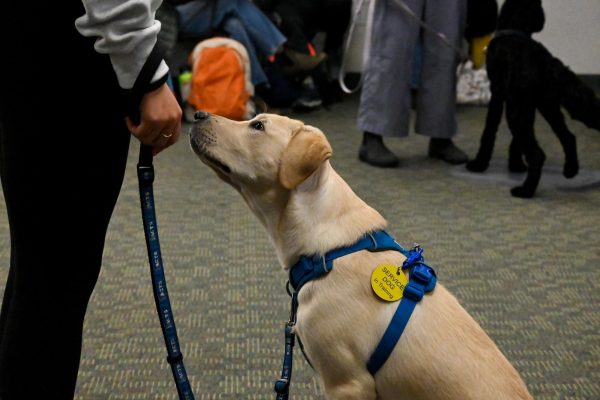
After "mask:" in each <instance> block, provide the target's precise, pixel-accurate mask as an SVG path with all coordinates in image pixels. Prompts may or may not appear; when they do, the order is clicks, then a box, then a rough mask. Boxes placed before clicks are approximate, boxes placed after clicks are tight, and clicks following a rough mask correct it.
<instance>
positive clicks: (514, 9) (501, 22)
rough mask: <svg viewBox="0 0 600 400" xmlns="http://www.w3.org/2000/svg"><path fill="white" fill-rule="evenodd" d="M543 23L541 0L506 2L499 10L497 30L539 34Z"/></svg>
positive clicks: (544, 18)
mask: <svg viewBox="0 0 600 400" xmlns="http://www.w3.org/2000/svg"><path fill="white" fill-rule="evenodd" d="M545 22H546V17H545V15H544V9H543V8H542V0H506V2H505V3H504V4H503V5H502V9H501V10H500V16H499V18H498V29H500V30H501V29H515V30H518V31H522V32H525V33H528V34H531V33H535V32H540V31H541V30H542V29H543V28H544V23H545Z"/></svg>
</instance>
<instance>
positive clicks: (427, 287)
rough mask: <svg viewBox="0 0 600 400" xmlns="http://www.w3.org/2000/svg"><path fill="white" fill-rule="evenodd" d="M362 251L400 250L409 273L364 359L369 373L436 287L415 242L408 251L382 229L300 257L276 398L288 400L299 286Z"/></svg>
mask: <svg viewBox="0 0 600 400" xmlns="http://www.w3.org/2000/svg"><path fill="white" fill-rule="evenodd" d="M361 250H369V251H371V252H376V251H387V250H395V251H399V252H400V253H402V254H403V255H404V256H405V257H406V260H405V261H404V263H403V264H402V270H408V275H409V279H408V284H407V285H406V287H405V288H404V293H403V295H402V300H401V301H400V304H399V305H398V308H397V309H396V312H395V313H394V316H393V317H392V320H391V321H390V325H389V326H388V327H387V329H386V331H385V333H384V334H383V337H382V338H381V340H380V341H379V344H378V345H377V347H376V348H375V351H374V352H373V354H372V355H371V357H370V358H369V361H368V362H367V370H368V371H369V372H370V373H371V374H372V375H375V374H376V373H377V371H379V369H380V368H381V367H382V366H383V364H384V363H385V362H386V361H387V359H388V357H389V356H390V354H391V353H392V351H393V350H394V347H395V346H396V343H398V340H400V336H402V332H404V328H405V327H406V325H407V323H408V320H409V319H410V316H411V314H412V312H413V310H414V309H415V306H416V305H417V303H418V302H419V301H421V299H422V298H423V296H424V294H425V293H427V292H431V291H432V290H433V289H434V288H435V284H436V281H437V278H436V274H435V271H434V270H433V269H432V268H431V267H429V266H428V265H427V264H425V260H424V259H423V249H422V248H421V247H420V246H418V245H415V247H414V248H412V249H411V250H406V249H404V248H403V247H402V246H400V245H399V244H398V243H396V241H395V240H394V238H393V237H392V236H390V235H389V234H388V233H387V232H385V231H376V232H373V233H369V234H367V235H365V236H364V237H363V238H362V239H360V240H359V241H358V242H356V243H355V244H353V245H351V246H348V247H342V248H338V249H335V250H332V251H330V252H328V253H326V254H325V255H323V256H312V257H309V256H302V257H300V260H299V261H298V262H297V263H296V264H294V265H293V266H292V268H291V269H290V276H289V282H288V283H289V285H290V286H291V287H292V288H293V289H294V292H293V293H290V294H291V296H292V305H291V313H290V320H289V321H288V323H287V324H286V330H285V337H286V349H285V356H284V360H283V371H282V374H281V379H279V380H278V381H277V382H276V383H275V392H276V393H277V400H287V398H288V395H289V385H290V380H291V376H292V352H293V346H294V342H295V334H294V333H293V327H294V325H295V324H296V314H297V309H298V292H300V289H301V288H302V287H303V286H304V285H305V284H306V283H307V282H310V281H311V280H313V279H316V278H318V277H320V276H322V275H326V274H327V273H329V272H331V270H332V269H333V260H335V259H336V258H340V257H343V256H345V255H348V254H351V253H355V252H357V251H361Z"/></svg>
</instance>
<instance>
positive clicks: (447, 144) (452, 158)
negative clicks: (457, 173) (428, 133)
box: [429, 138, 469, 164]
mask: <svg viewBox="0 0 600 400" xmlns="http://www.w3.org/2000/svg"><path fill="white" fill-rule="evenodd" d="M429 157H431V158H437V159H439V160H443V161H446V162H447V163H449V164H464V163H466V162H467V161H468V160H469V158H468V157H467V155H466V153H465V152H464V151H462V150H461V149H459V148H458V147H456V145H455V144H454V142H453V141H452V139H439V138H431V140H430V141H429Z"/></svg>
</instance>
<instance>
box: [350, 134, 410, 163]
mask: <svg viewBox="0 0 600 400" xmlns="http://www.w3.org/2000/svg"><path fill="white" fill-rule="evenodd" d="M358 159H359V160H361V161H363V162H366V163H367V164H370V165H372V166H374V167H380V168H394V167H397V166H398V164H400V160H399V159H398V157H396V155H395V154H394V153H392V152H391V150H390V149H388V148H387V147H386V146H385V144H384V143H383V139H382V137H381V136H379V135H376V134H374V133H370V132H365V133H364V136H363V142H362V145H361V146H360V150H359V151H358Z"/></svg>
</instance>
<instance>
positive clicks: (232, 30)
mask: <svg viewBox="0 0 600 400" xmlns="http://www.w3.org/2000/svg"><path fill="white" fill-rule="evenodd" d="M222 28H223V30H224V31H225V32H227V34H228V35H229V36H230V37H231V38H232V39H234V40H237V41H238V42H240V43H241V44H242V45H244V47H245V48H246V51H247V52H248V58H249V59H250V80H251V81H252V84H253V85H254V86H255V87H256V86H259V85H263V84H265V83H268V82H269V80H268V78H267V75H266V74H265V71H264V70H263V68H262V65H261V63H260V61H259V59H258V54H257V52H256V49H255V47H254V44H253V43H252V40H251V39H250V37H249V36H248V33H247V32H246V28H245V27H244V23H242V22H241V21H240V20H239V19H238V18H236V17H233V16H229V17H227V18H226V19H225V20H224V21H223V24H222Z"/></svg>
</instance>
